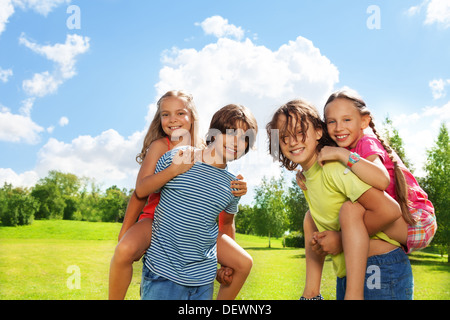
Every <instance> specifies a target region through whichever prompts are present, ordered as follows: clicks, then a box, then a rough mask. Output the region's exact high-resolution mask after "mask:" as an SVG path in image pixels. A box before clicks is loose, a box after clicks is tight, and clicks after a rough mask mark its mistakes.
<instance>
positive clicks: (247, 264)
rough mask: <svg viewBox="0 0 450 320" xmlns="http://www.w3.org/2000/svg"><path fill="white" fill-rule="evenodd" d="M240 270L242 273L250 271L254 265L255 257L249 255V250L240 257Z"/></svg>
mask: <svg viewBox="0 0 450 320" xmlns="http://www.w3.org/2000/svg"><path fill="white" fill-rule="evenodd" d="M237 267H238V270H235V271H238V272H241V273H246V274H248V273H250V270H251V269H252V267H253V258H252V256H251V255H249V254H248V253H247V252H246V254H245V255H243V257H242V258H241V259H239V264H238V266H237Z"/></svg>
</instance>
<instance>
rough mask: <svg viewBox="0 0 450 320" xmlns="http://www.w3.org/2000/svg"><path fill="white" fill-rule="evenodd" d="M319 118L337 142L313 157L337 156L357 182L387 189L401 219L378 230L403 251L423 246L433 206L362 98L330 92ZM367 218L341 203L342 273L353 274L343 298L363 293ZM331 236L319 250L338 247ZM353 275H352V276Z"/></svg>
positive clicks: (357, 208)
mask: <svg viewBox="0 0 450 320" xmlns="http://www.w3.org/2000/svg"><path fill="white" fill-rule="evenodd" d="M324 117H325V123H326V125H327V130H328V133H329V135H330V137H331V138H332V139H333V140H334V141H335V142H336V144H337V146H338V147H328V146H327V147H324V148H323V149H322V150H321V152H320V154H319V157H318V162H319V163H322V164H323V163H324V162H325V161H332V160H338V161H341V162H342V163H344V164H346V165H347V169H346V171H350V170H351V171H352V172H353V173H354V174H356V175H357V176H358V177H359V178H360V179H361V180H362V181H364V182H366V183H367V184H369V185H371V186H373V187H375V188H377V189H380V190H384V191H386V192H387V193H388V194H389V195H390V196H391V197H392V198H394V199H395V200H396V201H397V202H398V203H399V205H400V209H401V211H402V218H400V219H398V220H397V221H395V222H394V223H392V224H391V225H388V226H385V227H384V228H383V229H382V231H383V232H384V233H386V234H387V235H388V236H389V237H390V238H391V239H394V240H396V241H398V242H399V243H400V244H402V245H403V247H404V249H405V252H406V253H410V252H411V251H413V250H418V249H422V248H425V247H426V246H428V245H429V244H430V242H431V240H432V239H433V236H434V234H435V233H436V229H437V225H436V217H435V215H434V208H433V205H432V203H431V202H430V201H429V200H428V196H427V194H426V193H425V192H424V191H423V190H422V188H420V186H419V185H418V183H417V181H416V179H415V178H414V176H413V175H412V174H411V172H409V170H408V169H407V168H406V167H405V165H404V164H403V162H402V161H401V160H400V158H399V157H398V156H397V154H396V153H395V152H394V151H393V150H392V149H391V148H390V147H389V146H388V145H387V144H386V143H385V142H384V141H383V140H382V139H381V138H380V136H379V135H378V133H377V131H376V129H375V124H374V122H373V120H372V116H371V113H370V111H369V109H368V108H367V107H366V104H365V103H364V101H363V100H362V99H361V98H360V97H359V95H358V94H357V93H356V92H354V91H352V90H342V91H338V92H335V93H333V94H332V95H331V96H330V97H329V98H328V101H327V102H326V104H325V107H324ZM368 127H370V128H371V129H372V131H373V134H365V133H364V130H365V129H366V128H368ZM345 173H346V172H344V174H345ZM301 179H304V178H303V177H302V175H301V174H299V175H298V178H297V181H298V182H299V185H300V186H301V187H302V183H301ZM369 219H371V217H370V215H365V214H364V210H363V209H362V208H361V206H360V205H359V204H357V203H354V204H351V203H346V204H344V205H343V206H342V208H341V211H340V224H341V230H344V228H347V229H352V231H353V232H351V233H346V234H347V236H345V237H344V236H342V245H343V246H344V247H347V248H350V249H351V250H344V254H346V256H345V261H346V265H347V274H351V275H352V277H351V283H350V282H349V281H350V278H348V279H347V292H346V297H345V298H346V299H359V298H361V297H362V288H363V282H362V281H364V280H362V281H361V279H364V273H365V266H366V265H365V263H364V261H365V258H364V256H366V257H367V255H366V253H367V251H368V245H367V242H366V241H364V238H365V237H367V235H368V233H367V230H365V228H363V229H361V228H360V226H361V221H362V220H363V221H364V224H365V225H367V221H369ZM310 220H311V219H310V216H309V215H307V216H306V217H305V225H308V224H310V222H311V221H310ZM311 227H312V228H314V226H311ZM343 234H344V233H343ZM325 237H328V234H327V235H321V234H317V235H316V236H315V240H314V241H317V243H318V244H319V246H320V245H322V243H324V242H323V239H324V238H325ZM333 238H334V236H333V235H331V237H329V239H330V242H328V244H327V246H328V249H326V250H325V249H324V245H322V248H321V249H323V250H324V251H328V252H330V250H331V251H333V250H334V251H335V252H336V250H342V248H340V247H339V246H336V245H334V244H335V243H336V241H333V240H332V239H333ZM321 242H322V243H321ZM330 244H331V247H330ZM346 251H347V252H346ZM333 254H335V253H333ZM347 255H348V256H347ZM355 274H356V275H357V276H354V275H355ZM349 289H351V290H349Z"/></svg>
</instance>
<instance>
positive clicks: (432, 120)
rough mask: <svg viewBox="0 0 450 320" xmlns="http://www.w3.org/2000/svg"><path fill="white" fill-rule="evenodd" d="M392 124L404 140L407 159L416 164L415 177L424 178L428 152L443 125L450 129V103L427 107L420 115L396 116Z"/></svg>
mask: <svg viewBox="0 0 450 320" xmlns="http://www.w3.org/2000/svg"><path fill="white" fill-rule="evenodd" d="M392 122H393V126H394V127H395V128H397V130H398V131H399V134H400V137H401V138H402V139H403V142H404V147H405V151H406V155H407V157H408V158H409V159H410V160H411V161H412V163H413V164H414V167H415V172H414V175H415V176H424V175H425V172H424V171H423V166H424V164H425V162H426V159H427V156H426V150H427V149H430V148H431V147H432V146H433V144H434V142H435V140H436V138H437V136H438V133H439V128H440V126H441V123H445V124H446V125H447V128H450V101H448V102H447V103H445V104H444V105H442V106H432V107H431V106H428V107H425V108H423V109H422V110H421V112H420V113H413V114H409V115H408V114H400V115H396V116H394V117H393V118H392ZM377 127H378V124H377Z"/></svg>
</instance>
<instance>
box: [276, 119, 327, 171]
mask: <svg viewBox="0 0 450 320" xmlns="http://www.w3.org/2000/svg"><path fill="white" fill-rule="evenodd" d="M290 119H291V120H290V123H288V125H287V127H286V122H287V121H288V119H287V117H286V116H285V115H284V114H281V115H280V116H279V118H278V121H277V128H286V130H285V132H280V149H281V152H282V153H283V154H284V156H285V157H286V158H288V159H289V160H291V161H292V162H295V163H298V164H300V165H301V166H302V168H303V169H304V170H308V169H309V168H311V167H312V166H313V165H314V163H315V162H316V159H317V151H316V150H317V145H318V140H319V139H320V138H321V137H322V130H321V129H315V128H314V126H313V125H312V123H311V122H310V121H309V120H307V122H308V125H307V130H306V132H303V131H302V128H301V125H300V123H297V120H296V118H295V116H292V117H291V118H290Z"/></svg>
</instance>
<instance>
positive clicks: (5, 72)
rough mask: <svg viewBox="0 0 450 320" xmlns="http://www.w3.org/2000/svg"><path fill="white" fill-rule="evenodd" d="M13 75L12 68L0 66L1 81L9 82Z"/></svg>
mask: <svg viewBox="0 0 450 320" xmlns="http://www.w3.org/2000/svg"><path fill="white" fill-rule="evenodd" d="M0 1H1V0H0ZM12 75H13V72H12V70H11V69H6V70H3V69H2V68H1V67H0V81H1V82H3V83H6V82H8V80H9V77H11V76H12Z"/></svg>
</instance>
